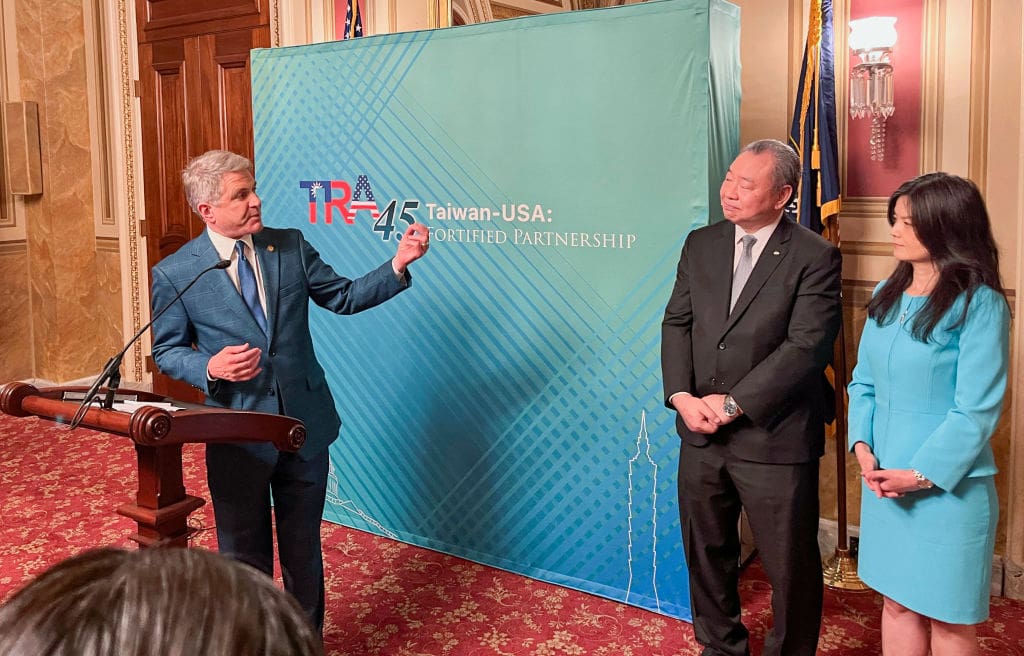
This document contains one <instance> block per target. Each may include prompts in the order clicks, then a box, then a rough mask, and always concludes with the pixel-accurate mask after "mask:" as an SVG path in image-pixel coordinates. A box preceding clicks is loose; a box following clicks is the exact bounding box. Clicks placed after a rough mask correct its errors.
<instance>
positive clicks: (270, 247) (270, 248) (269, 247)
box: [267, 244, 778, 255]
mask: <svg viewBox="0 0 1024 656" xmlns="http://www.w3.org/2000/svg"><path fill="white" fill-rule="evenodd" d="M267 250H268V251H270V252H271V253H273V252H274V245H273V244H270V245H269V246H267ZM776 255H778V253H776Z"/></svg>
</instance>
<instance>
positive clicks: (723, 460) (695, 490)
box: [679, 442, 823, 656]
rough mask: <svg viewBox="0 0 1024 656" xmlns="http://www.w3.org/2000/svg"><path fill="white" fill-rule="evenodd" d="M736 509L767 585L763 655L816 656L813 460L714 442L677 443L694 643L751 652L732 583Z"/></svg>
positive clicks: (818, 594) (818, 595)
mask: <svg viewBox="0 0 1024 656" xmlns="http://www.w3.org/2000/svg"><path fill="white" fill-rule="evenodd" d="M741 507H742V508H744V509H746V511H747V517H748V519H749V520H750V528H751V530H752V531H753V533H754V540H755V542H756V543H757V548H758V551H759V553H760V556H761V563H762V564H763V566H764V570H765V573H766V574H767V575H768V580H769V581H770V582H771V585H772V613H773V615H774V627H773V628H772V630H771V633H770V634H769V635H768V637H767V639H766V640H765V647H764V654H765V656H814V653H815V651H816V649H817V645H818V633H819V632H820V629H821V606H822V594H823V584H822V578H821V577H822V571H821V555H820V552H819V549H818V539H817V536H818V461H817V460H815V461H813V462H806V463H797V464H770V463H760V462H749V461H744V460H739V459H738V458H735V457H734V456H732V455H731V453H730V452H729V449H728V448H727V447H725V446H723V445H721V444H716V443H711V444H709V445H707V446H704V447H696V446H693V445H690V444H687V443H686V442H683V446H682V448H681V450H680V454H679V509H680V515H681V519H682V527H683V546H684V549H685V552H686V562H687V567H688V568H689V572H690V601H691V604H692V611H693V630H694V634H695V636H696V638H697V641H698V642H700V643H701V644H702V645H704V651H703V653H704V654H705V655H706V656H711V655H714V656H746V655H747V654H749V653H750V646H749V644H748V633H747V629H746V627H745V626H743V623H742V622H741V621H740V597H739V591H738V582H739V555H740V541H739V530H738V528H737V523H738V521H739V515H740V509H741Z"/></svg>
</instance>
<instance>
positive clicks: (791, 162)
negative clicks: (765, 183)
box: [741, 139, 800, 200]
mask: <svg viewBox="0 0 1024 656" xmlns="http://www.w3.org/2000/svg"><path fill="white" fill-rule="evenodd" d="M741 152H744V153H746V152H750V153H754V154H755V155H760V154H761V153H770V154H771V156H772V159H774V160H775V166H774V167H773V168H772V180H773V181H774V182H775V188H776V189H782V188H783V187H785V186H786V185H789V187H790V188H791V189H792V190H793V193H794V194H795V193H796V190H797V188H798V187H799V186H800V158H799V157H797V154H796V151H795V150H793V149H792V148H791V147H790V146H788V145H786V144H784V143H782V142H781V141H779V140H777V139H761V140H760V141H754V142H751V143H749V144H747V145H746V147H744V148H743V150H742V151H741ZM790 200H792V197H790Z"/></svg>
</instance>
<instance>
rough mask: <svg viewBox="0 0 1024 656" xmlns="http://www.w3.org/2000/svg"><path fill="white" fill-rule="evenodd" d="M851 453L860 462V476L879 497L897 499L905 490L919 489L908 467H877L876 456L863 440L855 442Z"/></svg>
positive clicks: (915, 478)
mask: <svg viewBox="0 0 1024 656" xmlns="http://www.w3.org/2000/svg"><path fill="white" fill-rule="evenodd" d="M853 453H854V455H856V456H857V462H858V463H859V464H860V475H861V478H863V479H864V482H865V483H866V484H867V486H868V489H869V490H871V491H872V492H874V493H875V496H877V497H878V498H879V499H883V498H884V499H898V498H899V497H902V496H903V495H904V494H906V493H907V492H914V491H916V490H919V489H921V488H920V486H919V485H918V480H917V477H916V476H914V472H913V471H912V470H910V469H879V468H878V458H876V457H875V454H874V453H873V452H872V451H871V447H869V446H868V445H867V444H865V443H864V442H857V443H856V444H855V445H854V446H853Z"/></svg>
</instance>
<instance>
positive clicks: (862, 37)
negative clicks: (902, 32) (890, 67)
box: [850, 16, 896, 52]
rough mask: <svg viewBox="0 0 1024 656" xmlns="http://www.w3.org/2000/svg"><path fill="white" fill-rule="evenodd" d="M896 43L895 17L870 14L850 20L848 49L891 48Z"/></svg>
mask: <svg viewBox="0 0 1024 656" xmlns="http://www.w3.org/2000/svg"><path fill="white" fill-rule="evenodd" d="M894 45H896V18H895V17H894V16H872V17H871V18H859V19H857V20H852V21H850V50H853V51H854V52H861V51H864V50H892V47H893V46H894Z"/></svg>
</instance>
